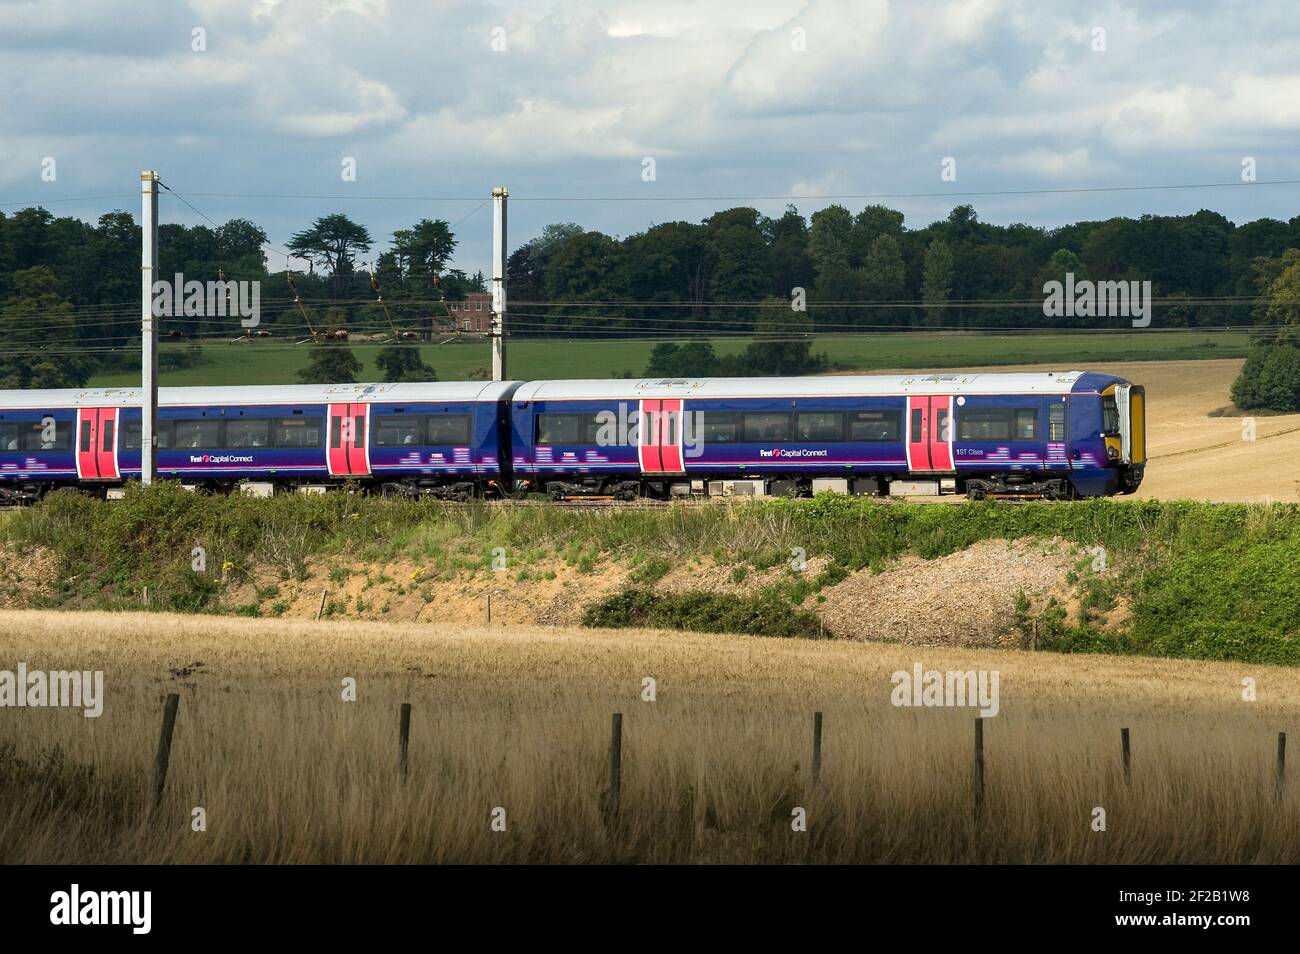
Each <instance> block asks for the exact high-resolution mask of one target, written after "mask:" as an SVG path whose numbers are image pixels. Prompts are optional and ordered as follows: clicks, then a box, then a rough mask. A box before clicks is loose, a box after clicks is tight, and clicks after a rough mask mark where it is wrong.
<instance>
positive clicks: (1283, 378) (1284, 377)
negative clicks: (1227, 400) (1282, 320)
mask: <svg viewBox="0 0 1300 954" xmlns="http://www.w3.org/2000/svg"><path fill="white" fill-rule="evenodd" d="M1232 403H1233V404H1235V405H1237V407H1239V408H1241V410H1243V411H1254V410H1272V411H1300V347H1297V346H1296V343H1295V342H1294V341H1293V340H1290V339H1287V340H1283V341H1275V342H1270V343H1268V344H1257V345H1255V346H1254V347H1253V348H1251V349H1250V354H1249V355H1248V356H1247V357H1246V363H1245V364H1243V365H1242V367H1241V374H1240V375H1238V376H1237V380H1236V381H1234V382H1233V383H1232Z"/></svg>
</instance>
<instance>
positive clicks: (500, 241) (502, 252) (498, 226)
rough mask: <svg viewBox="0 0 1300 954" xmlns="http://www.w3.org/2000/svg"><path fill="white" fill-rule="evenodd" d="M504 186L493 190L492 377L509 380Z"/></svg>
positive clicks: (507, 196) (508, 194)
mask: <svg viewBox="0 0 1300 954" xmlns="http://www.w3.org/2000/svg"><path fill="white" fill-rule="evenodd" d="M509 197H510V193H509V192H508V191H506V187H505V186H497V187H496V188H495V189H493V190H492V380H493V381H504V380H505V379H506V199H508V198H509Z"/></svg>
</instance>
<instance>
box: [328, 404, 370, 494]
mask: <svg viewBox="0 0 1300 954" xmlns="http://www.w3.org/2000/svg"><path fill="white" fill-rule="evenodd" d="M325 456H326V460H327V462H328V465H329V472H330V476H331V477H359V476H360V477H364V476H367V475H369V473H370V449H369V447H368V445H367V444H366V405H365V404H359V403H351V404H331V405H329V441H328V444H327V445H326V451H325Z"/></svg>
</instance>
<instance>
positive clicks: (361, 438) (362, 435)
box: [352, 414, 366, 448]
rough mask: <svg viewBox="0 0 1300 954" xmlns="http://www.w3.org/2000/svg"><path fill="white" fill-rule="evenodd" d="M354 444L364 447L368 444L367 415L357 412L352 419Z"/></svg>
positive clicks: (354, 445)
mask: <svg viewBox="0 0 1300 954" xmlns="http://www.w3.org/2000/svg"><path fill="white" fill-rule="evenodd" d="M352 446H353V447H360V448H363V447H365V446H366V416H365V415H364V414H357V415H355V416H354V417H353V420H352Z"/></svg>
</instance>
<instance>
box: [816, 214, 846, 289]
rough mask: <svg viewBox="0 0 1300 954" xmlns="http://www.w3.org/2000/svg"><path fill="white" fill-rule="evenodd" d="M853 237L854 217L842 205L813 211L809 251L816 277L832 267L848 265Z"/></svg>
mask: <svg viewBox="0 0 1300 954" xmlns="http://www.w3.org/2000/svg"><path fill="white" fill-rule="evenodd" d="M852 239H853V216H852V215H851V214H849V210H848V209H846V208H844V206H842V205H831V206H827V207H826V208H824V209H822V210H821V211H820V212H814V213H813V217H812V227H811V228H810V229H809V230H808V254H809V256H810V257H811V258H812V262H813V267H814V268H816V269H817V274H818V275H819V276H820V275H821V274H822V273H823V272H825V271H827V270H828V269H831V268H834V267H835V266H840V267H844V268H848V267H849V266H850V264H851V263H850V261H849V259H850V257H851V255H852V250H853V248H852Z"/></svg>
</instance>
